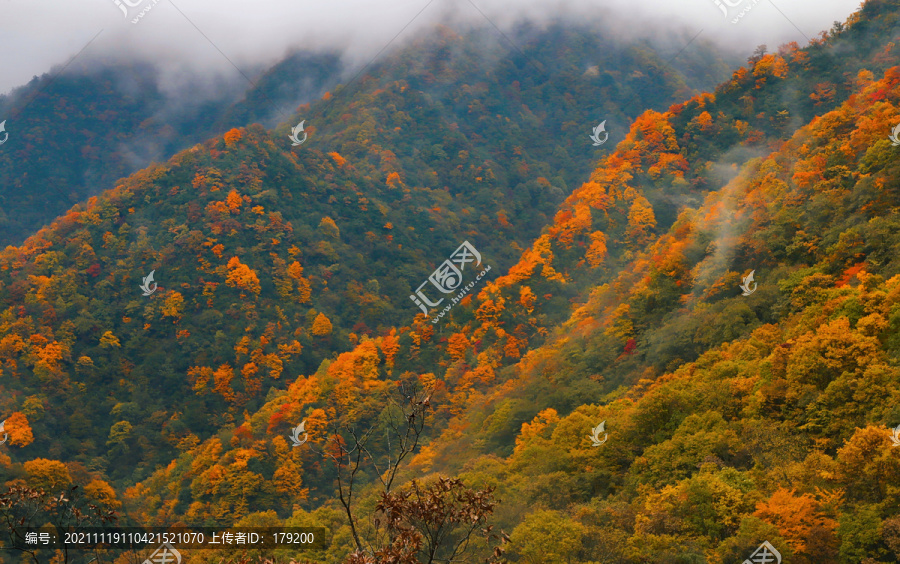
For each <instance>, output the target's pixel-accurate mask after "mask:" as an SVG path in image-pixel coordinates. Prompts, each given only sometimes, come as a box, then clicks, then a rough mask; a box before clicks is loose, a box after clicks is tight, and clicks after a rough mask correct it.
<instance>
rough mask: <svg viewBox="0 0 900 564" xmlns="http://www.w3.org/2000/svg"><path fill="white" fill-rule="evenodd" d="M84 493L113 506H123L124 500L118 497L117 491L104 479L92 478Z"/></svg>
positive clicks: (103, 503)
mask: <svg viewBox="0 0 900 564" xmlns="http://www.w3.org/2000/svg"><path fill="white" fill-rule="evenodd" d="M84 495H86V496H87V497H88V499H90V500H92V501H94V502H96V503H99V504H102V505H105V506H107V507H111V508H117V507H121V505H122V502H121V501H119V500H118V499H116V491H115V490H114V489H112V486H110V485H109V484H107V483H106V482H104V481H103V480H98V479H95V480H91V482H90V483H89V484H88V485H86V486H85V487H84Z"/></svg>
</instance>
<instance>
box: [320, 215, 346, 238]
mask: <svg viewBox="0 0 900 564" xmlns="http://www.w3.org/2000/svg"><path fill="white" fill-rule="evenodd" d="M319 231H321V232H322V234H323V235H325V236H327V237H331V238H332V239H337V238H338V237H340V236H341V230H340V229H338V226H337V224H336V223H335V222H334V220H333V219H331V218H330V217H323V218H322V221H320V222H319Z"/></svg>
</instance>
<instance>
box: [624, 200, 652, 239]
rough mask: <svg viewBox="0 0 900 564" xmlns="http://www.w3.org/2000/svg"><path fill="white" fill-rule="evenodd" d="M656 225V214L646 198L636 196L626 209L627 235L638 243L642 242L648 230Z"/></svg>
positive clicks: (647, 234) (647, 235)
mask: <svg viewBox="0 0 900 564" xmlns="http://www.w3.org/2000/svg"><path fill="white" fill-rule="evenodd" d="M654 227H656V216H655V215H654V214H653V207H652V206H651V205H650V202H649V201H648V200H647V198H645V197H643V196H638V197H637V198H635V199H634V203H633V204H631V209H630V210H629V211H628V236H629V237H630V238H631V239H632V240H633V241H634V242H635V243H638V244H641V243H644V242H645V241H646V239H647V237H649V235H650V230H651V229H653V228H654Z"/></svg>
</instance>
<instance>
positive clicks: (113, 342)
mask: <svg viewBox="0 0 900 564" xmlns="http://www.w3.org/2000/svg"><path fill="white" fill-rule="evenodd" d="M100 346H101V347H103V348H105V349H106V348H109V347H121V346H122V344H121V343H119V338H118V337H116V336H115V335H113V332H112V331H107V332H105V333H103V335H101V336H100Z"/></svg>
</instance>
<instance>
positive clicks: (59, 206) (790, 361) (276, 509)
mask: <svg viewBox="0 0 900 564" xmlns="http://www.w3.org/2000/svg"><path fill="white" fill-rule="evenodd" d="M148 18H149V16H148ZM898 22H900V0H867V1H865V2H864V3H863V4H862V6H861V7H860V8H859V9H858V10H857V11H856V12H854V13H853V14H852V15H851V16H850V17H849V18H848V19H847V20H846V21H844V22H839V23H835V24H834V26H833V27H832V28H831V29H828V30H824V31H822V32H821V33H820V34H819V35H817V36H816V37H814V38H813V39H812V40H810V41H809V42H808V43H806V42H804V43H803V44H801V43H799V42H790V43H786V44H783V45H779V46H768V47H767V46H760V47H758V48H757V49H756V50H755V51H752V52H749V53H746V54H745V56H743V57H742V58H734V57H731V56H730V55H728V54H726V53H723V52H721V51H720V50H718V49H716V47H715V45H713V44H712V43H708V42H704V41H698V42H696V44H694V45H693V48H692V49H687V50H685V49H682V47H681V45H684V44H685V43H687V41H688V40H690V39H691V37H690V36H687V37H683V38H682V37H681V36H677V34H676V35H675V36H673V37H670V38H667V39H666V40H665V41H664V40H662V39H660V40H659V41H655V42H654V41H650V40H637V39H635V40H633V41H631V40H626V39H622V38H614V37H612V36H611V35H610V36H609V37H607V36H604V35H603V34H598V33H595V32H594V31H593V30H591V29H590V28H589V27H587V26H586V25H585V26H580V25H576V24H572V23H565V22H555V23H553V24H548V25H545V26H537V25H535V26H531V25H528V24H521V25H520V26H519V27H517V28H516V30H515V33H514V34H512V35H511V36H510V37H507V36H501V35H498V34H497V33H496V30H494V29H493V28H492V27H491V26H489V25H485V26H482V27H475V28H471V29H463V28H457V27H454V26H452V25H449V24H448V25H441V26H437V27H435V28H432V29H429V32H428V33H427V34H423V35H421V36H419V37H417V38H415V39H413V40H410V42H409V43H408V44H406V45H404V46H402V47H399V48H397V49H395V50H393V51H391V52H389V53H388V54H387V55H385V56H384V57H382V58H381V59H378V60H377V61H376V62H375V63H374V64H372V65H371V66H368V67H366V68H365V69H364V72H361V73H360V74H359V75H358V78H357V77H354V74H353V73H350V74H348V73H347V72H346V69H345V68H344V65H345V64H346V63H345V62H342V60H341V58H340V56H338V55H336V54H333V53H307V52H298V53H293V54H291V55H290V56H288V57H286V58H284V59H283V60H282V61H281V62H279V63H278V64H277V65H275V66H274V67H272V68H271V69H269V70H267V71H265V72H263V73H261V75H260V77H259V78H258V79H257V80H256V82H255V83H254V85H253V87H252V88H250V89H249V90H248V91H247V92H245V93H243V94H242V95H241V96H240V99H239V100H238V101H237V102H235V101H233V100H229V99H226V98H225V97H222V98H221V99H216V100H213V101H211V102H209V103H208V104H207V105H205V106H203V107H202V108H193V109H191V110H190V111H187V110H185V111H184V112H182V113H180V114H178V115H174V116H173V117H172V121H171V123H168V124H164V123H161V122H159V121H158V120H157V118H154V117H151V116H152V115H153V111H155V110H154V108H158V107H161V106H163V105H164V104H165V96H166V94H165V93H164V92H163V91H162V90H161V89H160V88H159V85H158V83H156V82H155V80H156V79H155V77H154V75H153V73H152V71H151V70H149V69H147V68H143V67H141V66H135V67H130V68H124V67H121V66H118V65H117V64H114V63H112V62H107V63H103V64H100V65H99V66H96V65H95V66H86V65H82V64H80V63H76V64H73V65H72V66H71V67H69V68H67V70H66V72H64V73H62V74H60V75H59V76H58V77H52V76H50V75H45V76H42V77H35V79H34V80H32V81H31V82H29V83H28V84H26V85H23V86H21V87H19V88H16V89H14V90H13V91H12V92H10V93H9V94H7V95H4V96H0V110H2V111H4V112H5V113H6V114H12V115H15V116H16V118H17V120H18V123H19V124H26V125H21V126H20V127H21V128H22V129H27V138H26V139H24V140H21V139H18V140H17V139H16V138H15V137H14V136H13V134H12V131H13V130H12V125H13V123H14V121H13V120H12V119H10V120H9V125H7V130H8V131H10V132H11V134H10V138H9V142H7V143H4V144H2V145H0V208H2V211H0V239H2V242H3V243H4V244H5V245H8V246H6V247H5V249H4V250H2V251H0V391H2V393H0V419H2V420H3V421H4V422H3V428H2V431H0V433H3V434H4V435H6V437H7V438H6V441H5V443H2V444H0V545H2V548H3V550H0V561H2V562H9V563H24V562H33V563H35V564H44V563H47V564H50V563H62V562H76V561H78V562H85V563H87V562H88V561H89V560H91V558H96V559H97V560H98V561H99V562H109V563H115V564H125V563H131V562H134V563H135V564H137V563H140V562H142V561H143V560H144V559H145V558H147V556H148V555H149V551H147V550H144V551H143V552H141V551H122V550H113V549H105V548H98V549H96V550H92V551H69V552H67V551H64V550H52V549H47V548H42V547H40V546H38V547H24V548H23V546H22V545H21V543H18V541H17V540H16V535H17V534H19V532H20V531H21V530H22V527H26V526H30V527H33V528H35V529H37V528H38V527H41V526H44V525H47V524H52V525H55V526H58V527H73V528H75V529H78V528H79V527H81V528H84V527H100V526H104V527H170V526H176V525H177V526H184V527H219V528H227V527H268V528H279V527H288V528H304V530H307V529H309V530H315V531H316V532H317V535H319V540H318V542H317V543H316V545H315V547H312V548H306V549H294V548H291V547H284V546H282V547H275V548H252V549H247V550H241V551H235V550H225V549H217V548H210V549H204V550H191V549H185V550H183V551H182V555H183V556H184V557H185V561H186V562H188V563H198V564H222V563H235V564H236V563H242V564H249V563H251V562H252V563H257V562H270V563H273V564H274V563H278V564H281V563H285V564H287V563H289V562H293V563H295V564H300V563H304V564H311V563H322V564H382V563H394V564H419V563H423V564H424V563H432V562H433V563H449V562H453V563H461V562H485V563H523V564H525V563H527V564H601V563H602V564H606V563H622V564H632V563H634V564H637V563H660V564H668V563H684V564H693V563H706V562H708V563H713V564H731V563H740V562H744V561H745V560H746V559H749V558H751V555H752V554H754V551H757V550H758V549H759V547H761V545H762V544H763V543H764V542H765V543H768V545H769V546H771V547H772V548H774V549H775V550H777V553H778V554H779V558H780V560H779V561H778V562H785V563H790V564H795V563H797V564H823V563H826V564H830V563H835V564H845V563H865V564H887V563H891V562H898V561H900V437H898V433H900V140H897V141H896V142H893V141H892V139H893V137H892V135H896V133H894V132H892V130H893V128H894V127H895V126H897V125H898V124H900V50H898V49H897V46H896V43H897V42H898V41H900V32H898ZM142 25H143V24H142ZM507 39H508V40H509V41H507ZM669 40H671V41H669ZM510 41H511V42H510ZM673 45H674V47H673ZM300 76H303V77H306V78H307V79H308V80H307V82H305V83H304V85H303V87H302V88H303V95H304V96H306V99H307V101H306V102H303V103H301V104H299V105H296V104H294V103H293V101H292V99H291V98H290V97H287V96H286V94H285V92H286V85H290V84H292V83H296V82H299V80H300V79H299V78H298V77H300ZM123 77H126V78H123ZM127 81H131V82H134V83H135V84H143V85H145V86H146V88H141V89H139V90H132V91H130V92H131V94H128V95H124V94H122V93H121V92H122V91H120V90H119V89H120V88H124V87H122V83H123V82H127ZM273 104H274V105H276V106H280V107H281V106H285V105H288V104H289V106H287V107H288V108H289V109H288V113H287V114H286V115H285V116H282V117H278V118H277V119H276V118H272V114H270V113H267V109H266V108H270V107H271V106H272V105H273ZM64 114H65V116H66V119H65V120H62V119H61V116H63V115H64ZM98 115H99V116H101V117H100V118H98ZM598 116H600V118H599V119H598ZM603 120H605V124H604V125H605V130H602V129H601V130H597V132H595V133H596V135H599V136H600V137H599V139H601V140H603V142H602V143H598V142H594V143H593V144H592V141H591V138H590V137H589V135H590V134H591V132H592V129H593V128H595V127H597V126H598V123H599V122H600V121H603ZM301 121H303V122H304V125H305V127H304V129H303V130H302V134H300V138H303V136H304V135H305V140H304V141H303V142H302V143H297V142H292V139H293V138H294V137H292V136H295V135H296V134H297V131H298V130H296V129H295V127H296V126H297V124H298V123H300V122H301ZM54 123H57V124H59V128H62V130H60V129H58V128H55V127H53V126H52V124H54ZM895 131H896V130H895ZM68 134H71V135H72V136H79V137H80V136H84V137H85V138H86V139H87V140H86V141H85V143H84V144H82V145H77V146H76V145H71V144H70V145H66V144H65V143H64V140H65V139H66V138H67V137H68V136H69V135H68ZM22 135H26V134H25V133H23V134H22ZM603 135H607V139H605V140H604V139H603V137H602V136H603ZM137 138H143V139H146V140H147V146H148V147H149V146H152V147H153V148H154V149H153V150H152V151H150V150H148V152H147V153H146V154H143V155H128V154H126V151H125V150H124V149H122V147H123V146H125V145H126V144H127V142H129V140H131V139H137ZM51 154H52V156H51ZM151 271H152V274H153V277H152V278H149V279H148V278H147V277H148V275H149V274H151ZM440 273H442V274H440ZM439 274H440V275H439ZM454 277H455V278H454ZM441 284H444V286H445V287H446V288H451V289H453V291H452V292H450V291H449V290H445V289H442V286H441ZM457 286H458V287H457ZM142 290H143V293H142ZM441 298H443V300H441ZM439 302H440V305H438V303H439ZM419 304H424V305H421V307H420V305H419ZM426 312H427V313H426ZM297 443H300V444H297ZM894 447H898V448H894ZM20 540H21V539H20ZM16 547H17V548H16ZM150 548H152V547H150ZM86 555H87V556H86ZM752 562H757V560H753V561H752ZM758 562H770V563H771V562H775V560H758ZM168 564H171V563H168Z"/></svg>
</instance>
